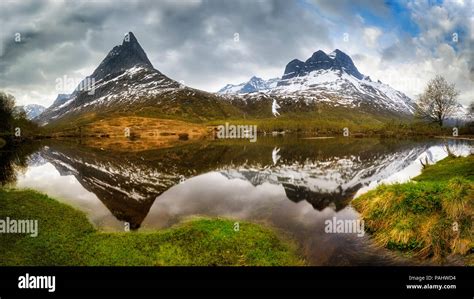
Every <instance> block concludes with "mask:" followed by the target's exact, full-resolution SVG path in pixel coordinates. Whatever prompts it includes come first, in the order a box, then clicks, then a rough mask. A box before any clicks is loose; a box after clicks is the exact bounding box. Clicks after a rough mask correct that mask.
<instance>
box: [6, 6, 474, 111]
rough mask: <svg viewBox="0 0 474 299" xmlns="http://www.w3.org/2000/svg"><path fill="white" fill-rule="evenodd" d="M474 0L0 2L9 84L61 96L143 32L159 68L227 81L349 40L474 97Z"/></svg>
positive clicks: (345, 45)
mask: <svg viewBox="0 0 474 299" xmlns="http://www.w3.org/2000/svg"><path fill="white" fill-rule="evenodd" d="M473 16H474V4H473V2H472V0H457V1H454V0H453V1H437V0H429V1H428V0H426V1H418V0H413V1H388V0H386V1H382V0H380V1H377V0H360V1H349V0H294V1H293V0H260V1H259V0H241V1H239V0H208V1H206V0H155V1H151V0H150V1H140V0H134V1H127V0H111V1H102V0H96V1H72V0H63V1H41V0H39V1H38V0H36V1H29V0H17V1H11V0H1V1H0V22H1V32H0V90H4V91H7V92H9V93H11V94H13V95H14V96H15V97H16V98H17V102H18V103H19V104H29V103H37V104H42V105H44V106H49V105H50V104H51V103H52V102H53V100H54V99H55V98H56V95H57V94H58V93H69V92H71V91H72V90H73V89H74V88H75V85H74V84H73V85H70V86H68V85H58V84H57V83H58V82H60V81H58V79H59V78H63V79H64V78H67V79H68V80H69V82H76V83H78V82H80V80H81V79H82V78H84V77H85V76H87V75H90V74H91V73H92V72H93V70H94V69H95V67H97V66H98V65H99V63H100V62H101V60H102V59H103V58H104V57H105V56H106V55H107V53H108V52H109V51H110V50H111V49H112V47H113V46H115V45H118V44H121V42H122V39H123V37H124V35H125V33H126V32H128V31H132V32H134V34H135V36H136V37H137V39H138V41H139V42H140V44H141V45H142V47H143V48H144V50H145V51H146V53H147V55H148V57H149V58H150V61H151V62H152V63H153V65H154V66H155V68H156V69H158V70H160V71H161V72H163V73H164V74H166V75H168V76H169V77H171V78H173V79H175V80H177V81H183V82H184V83H185V84H186V85H188V86H191V87H194V88H199V89H203V90H207V91H217V90H218V89H220V88H221V87H223V86H224V85H225V84H227V83H235V84H236V83H240V82H244V81H247V80H248V79H249V78H250V77H251V76H253V75H257V76H259V77H262V78H264V79H269V78H273V77H280V76H281V75H282V73H283V70H284V68H285V65H286V64H287V63H288V62H289V61H291V60H292V59H294V58H298V59H300V60H306V59H307V58H308V57H310V56H311V54H312V53H313V52H315V51H317V50H319V49H322V50H323V51H326V52H331V51H332V50H334V49H336V48H338V49H340V50H342V51H344V52H346V53H347V54H348V55H350V56H351V57H352V58H353V60H354V62H355V64H356V66H357V67H358V68H359V71H361V72H362V73H363V74H365V75H369V76H370V77H371V78H372V79H379V80H381V81H382V82H385V83H388V84H390V85H391V86H392V87H394V88H396V89H398V90H401V91H403V92H405V93H406V94H407V95H408V96H411V97H416V95H417V94H419V93H420V92H422V90H423V88H424V85H425V84H426V82H427V81H428V80H429V79H430V78H432V77H434V76H435V75H437V74H440V75H443V76H445V77H446V78H447V79H448V81H450V82H454V83H456V86H457V88H458V89H459V90H460V92H461V95H460V101H461V102H462V103H463V104H469V103H470V102H472V101H474V87H473V86H474V84H473V83H474V82H473V81H474V58H473V56H474V50H473V46H474V30H473V27H474V17H473Z"/></svg>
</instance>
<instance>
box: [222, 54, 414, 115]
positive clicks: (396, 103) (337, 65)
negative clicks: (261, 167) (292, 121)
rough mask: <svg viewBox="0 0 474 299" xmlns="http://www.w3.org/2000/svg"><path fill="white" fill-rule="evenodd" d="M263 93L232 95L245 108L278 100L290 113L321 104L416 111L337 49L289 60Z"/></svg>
mask: <svg viewBox="0 0 474 299" xmlns="http://www.w3.org/2000/svg"><path fill="white" fill-rule="evenodd" d="M262 92H263V93H264V94H265V96H263V97H262V95H261V93H260V94H251V93H245V92H243V90H242V89H240V90H239V92H237V93H236V92H233V93H234V94H241V95H240V96H241V97H242V98H243V99H244V102H245V103H247V105H255V102H258V101H261V100H265V101H269V99H280V100H281V101H283V102H284V103H283V104H284V105H285V106H286V109H289V111H291V109H292V108H291V106H293V107H300V106H309V108H311V107H312V106H315V105H316V104H321V103H323V104H325V105H332V106H339V107H347V108H356V109H361V110H363V111H367V112H372V113H377V114H380V113H383V114H390V115H394V116H396V115H406V116H411V115H413V113H414V111H415V103H414V102H413V100H411V99H410V98H409V97H408V96H406V95H405V94H403V93H402V92H400V91H397V90H395V89H393V88H392V87H390V86H389V85H387V84H384V83H382V82H380V81H377V82H374V81H372V80H371V79H370V77H368V76H365V75H363V74H361V73H360V72H359V70H358V69H357V67H356V66H355V64H354V62H353V61H352V59H351V58H350V57H349V56H348V55H347V54H345V53H344V52H342V51H340V50H338V49H336V50H335V51H333V52H331V53H330V54H326V53H325V52H323V51H321V50H319V51H316V52H314V53H313V55H312V56H311V57H310V58H308V59H307V60H306V61H304V62H303V61H301V60H298V59H294V60H292V61H290V62H289V63H288V64H287V65H286V67H285V71H284V73H283V76H282V77H281V79H280V80H278V81H277V84H276V86H275V85H273V86H272V87H271V88H269V89H267V90H262ZM230 93H232V92H231V89H228V92H226V94H230ZM242 94H244V95H242ZM237 102H238V101H237ZM280 106H281V105H280Z"/></svg>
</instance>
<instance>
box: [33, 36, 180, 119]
mask: <svg viewBox="0 0 474 299" xmlns="http://www.w3.org/2000/svg"><path fill="white" fill-rule="evenodd" d="M181 87H182V86H181V85H180V84H179V83H178V82H176V81H174V80H172V79H170V78H168V77H166V76H165V75H163V74H162V73H161V72H159V71H158V70H156V69H155V68H154V67H153V65H152V64H151V62H150V61H149V60H148V58H147V56H146V53H145V52H144V50H143V49H142V47H141V46H140V44H139V43H138V41H137V39H136V38H135V36H134V35H133V33H132V32H129V33H128V35H127V36H126V37H125V39H124V40H123V43H122V45H119V46H115V47H114V48H113V49H112V50H111V51H110V52H109V54H108V55H107V56H106V57H105V58H104V60H103V61H102V62H101V63H100V65H99V66H98V67H97V68H96V69H95V70H94V72H93V73H92V74H91V75H90V76H88V77H86V78H85V79H84V80H83V81H82V82H81V83H80V84H79V85H78V87H77V88H76V89H75V90H74V92H73V93H72V94H71V95H59V96H58V98H57V99H56V101H55V102H54V103H53V105H52V106H50V107H49V108H48V109H46V111H45V112H44V113H43V114H42V115H41V116H40V117H39V118H38V119H37V121H38V122H39V123H40V124H42V125H45V124H47V123H49V122H50V121H52V120H56V119H60V118H62V117H64V116H66V115H70V114H72V113H81V112H83V110H87V111H90V110H91V109H102V108H104V107H110V106H111V105H122V104H123V105H129V104H132V103H134V102H136V101H137V100H138V99H140V98H141V97H150V96H154V95H157V94H159V93H161V92H166V91H169V90H173V89H178V88H181Z"/></svg>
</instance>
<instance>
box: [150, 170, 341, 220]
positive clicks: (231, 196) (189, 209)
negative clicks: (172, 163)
mask: <svg viewBox="0 0 474 299" xmlns="http://www.w3.org/2000/svg"><path fill="white" fill-rule="evenodd" d="M334 213H335V212H334V210H333V209H331V208H326V209H324V210H323V211H318V210H315V209H314V208H313V207H312V206H311V205H310V204H309V203H308V202H306V201H301V202H298V203H295V202H292V201H291V200H289V199H288V198H287V196H286V193H285V189H284V188H283V186H282V185H275V184H270V183H263V184H260V185H257V186H254V185H252V184H251V183H250V182H249V181H246V180H242V179H235V178H232V179H229V178H228V177H226V176H224V175H222V174H221V173H219V172H210V173H207V174H203V175H200V176H197V177H194V178H192V179H189V180H187V181H186V182H185V183H184V184H181V185H177V186H174V187H172V188H170V189H169V190H168V191H166V192H165V193H163V194H162V195H160V196H159V197H158V198H157V200H156V201H155V203H154V204H153V206H152V207H151V209H150V212H149V213H148V215H147V217H146V218H145V220H144V222H143V227H144V228H146V227H163V226H167V225H170V224H171V222H176V221H178V220H179V219H180V218H182V217H186V216H192V215H207V216H225V217H232V218H236V219H248V220H257V221H263V222H272V223H280V224H283V225H289V223H290V222H292V223H293V224H292V225H294V222H298V223H299V224H298V225H300V226H302V227H313V228H314V226H315V225H317V224H318V223H321V222H322V220H323V219H326V218H327V217H332V215H334ZM285 222H286V223H285Z"/></svg>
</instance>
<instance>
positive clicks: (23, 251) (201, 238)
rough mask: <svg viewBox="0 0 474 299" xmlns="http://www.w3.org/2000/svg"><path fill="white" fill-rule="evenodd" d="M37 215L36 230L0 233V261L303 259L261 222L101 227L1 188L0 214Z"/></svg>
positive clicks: (43, 199) (47, 201)
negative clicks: (161, 227)
mask: <svg viewBox="0 0 474 299" xmlns="http://www.w3.org/2000/svg"><path fill="white" fill-rule="evenodd" d="M6 217H9V218H10V219H33V220H34V219H36V220H38V226H39V229H38V231H39V234H38V236H37V237H31V236H29V235H25V234H0V240H1V241H0V265H2V266H5V265H35V266H39V265H79V266H81V265H100V266H102V265H106V266H108V265H117V266H118V265H123V266H140V265H146V266H173V265H243V266H247V265H249V266H250V265H259V266H260V265H261V266H264V265H271V266H280V265H282V266H283V265H304V261H303V260H302V259H301V258H300V257H298V255H297V253H296V246H295V244H294V243H293V242H292V241H291V240H288V239H286V238H282V237H281V236H277V235H276V233H275V232H274V231H273V230H271V229H269V228H266V227H262V226H260V225H257V224H252V223H248V222H240V221H239V223H240V229H239V230H238V231H235V230H234V222H235V221H232V220H224V219H215V218H213V219H206V218H197V219H193V220H189V221H185V222H183V223H181V224H180V225H178V226H175V227H172V228H169V229H164V230H160V231H153V232H123V233H104V232H99V231H97V230H96V229H95V228H94V227H93V226H92V224H91V223H90V222H89V221H88V219H87V218H86V216H85V215H84V214H83V213H82V212H79V211H77V210H75V209H73V208H71V207H69V206H67V205H64V204H62V203H59V202H57V201H56V200H54V199H51V198H49V197H47V196H46V195H43V194H40V193H37V192H35V191H31V190H13V189H7V190H5V189H0V220H2V219H3V220H5V219H6Z"/></svg>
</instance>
